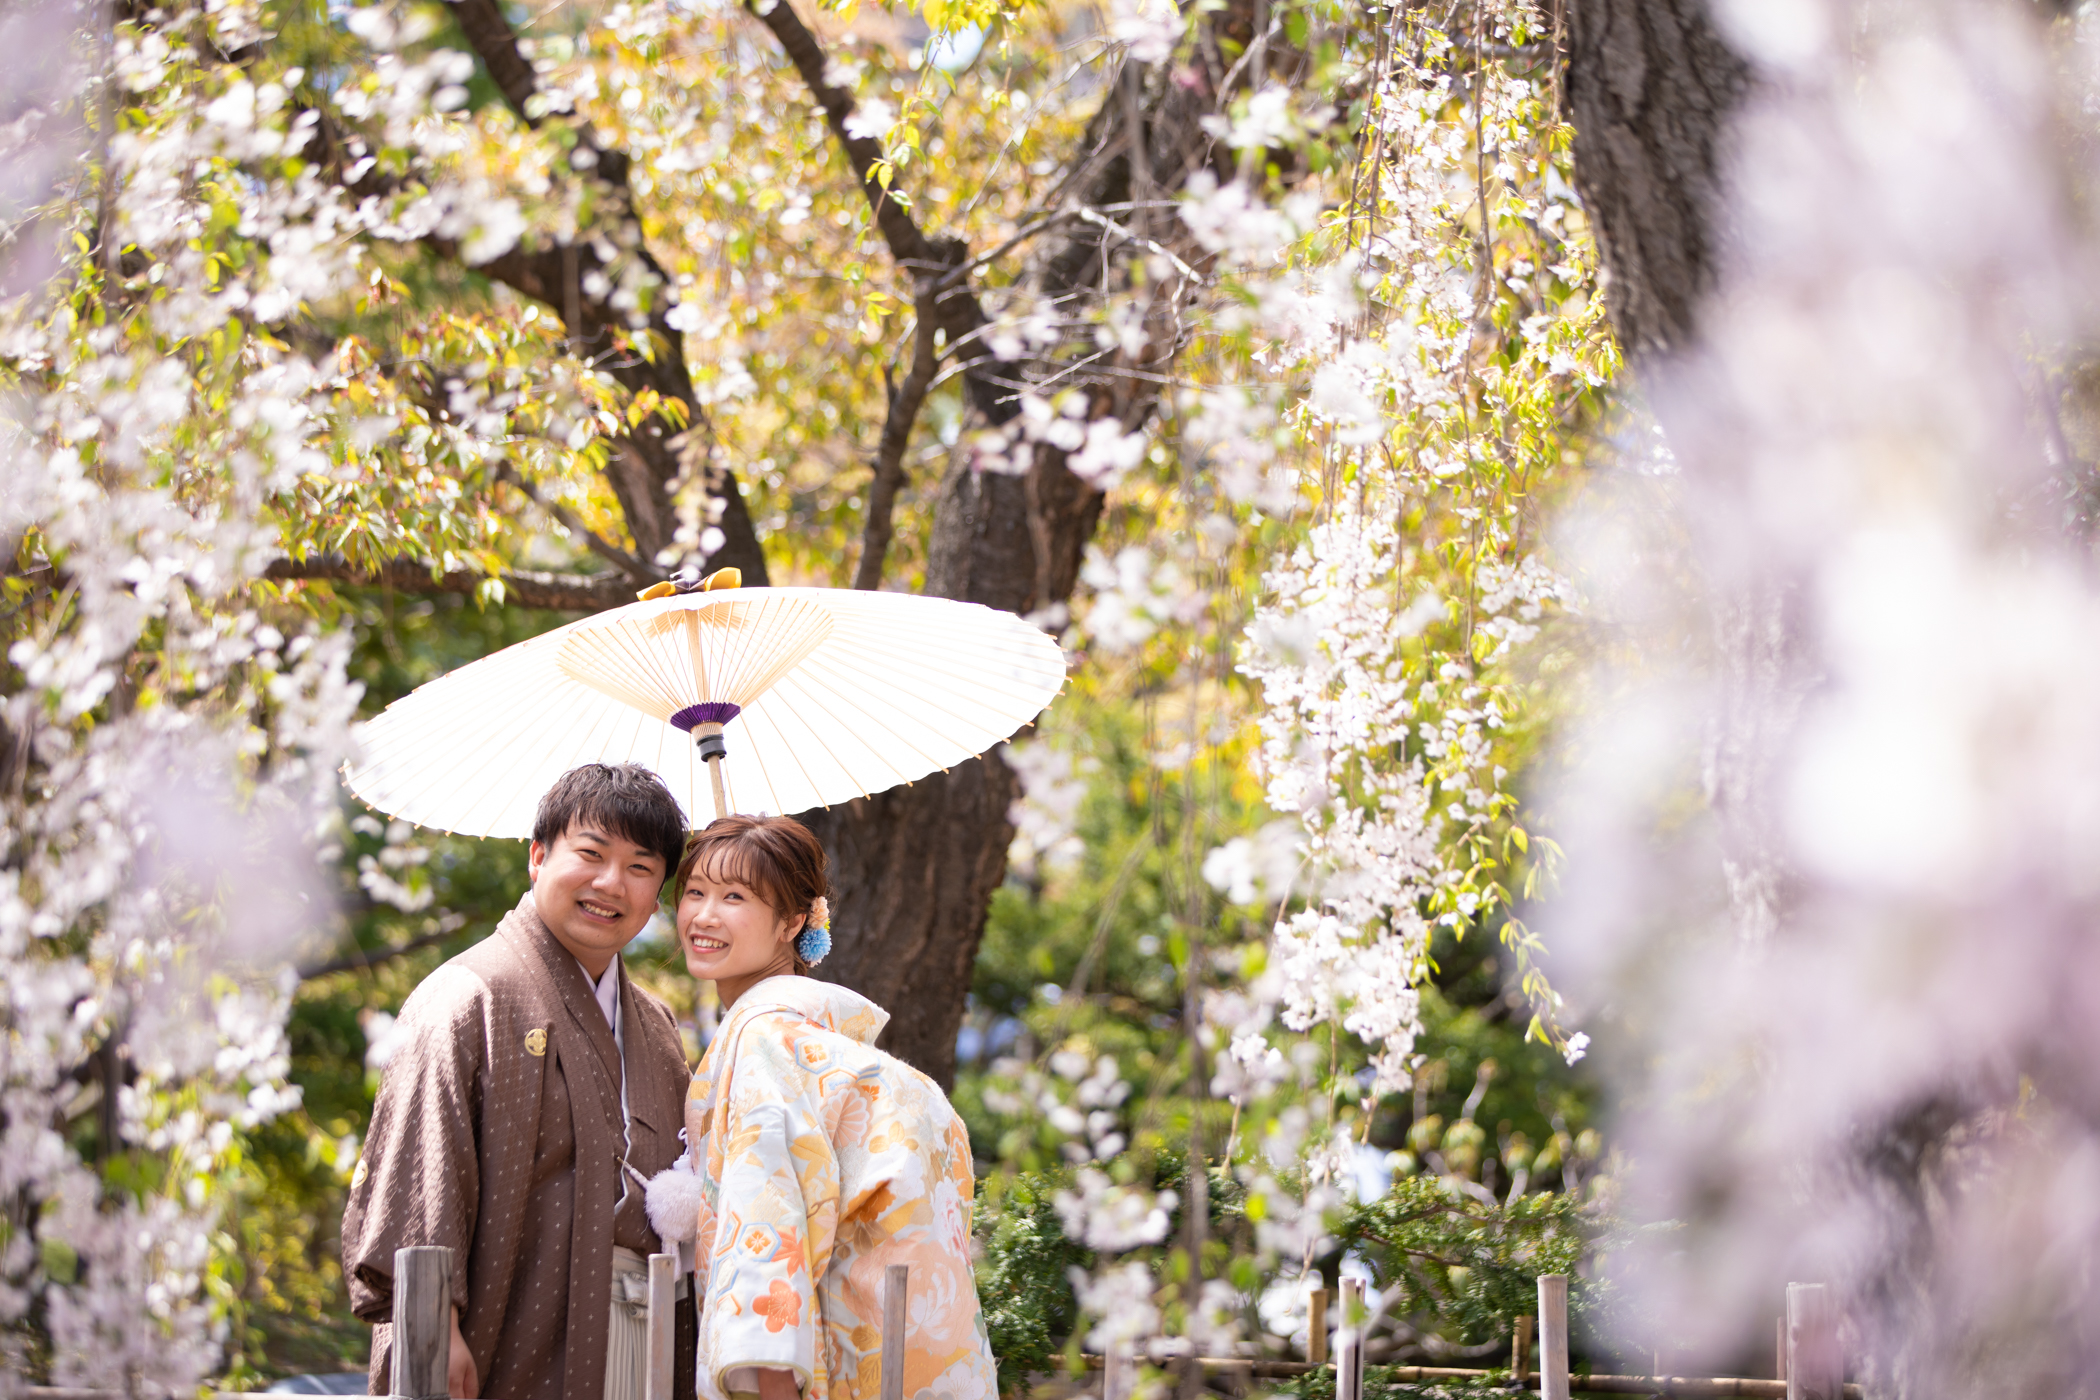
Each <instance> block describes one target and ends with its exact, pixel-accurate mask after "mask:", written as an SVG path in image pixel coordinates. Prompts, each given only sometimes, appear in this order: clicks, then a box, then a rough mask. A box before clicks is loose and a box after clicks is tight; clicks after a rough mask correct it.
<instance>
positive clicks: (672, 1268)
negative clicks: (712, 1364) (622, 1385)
mask: <svg viewBox="0 0 2100 1400" xmlns="http://www.w3.org/2000/svg"><path fill="white" fill-rule="evenodd" d="M677 1337H678V1256H677V1255H675V1254H652V1255H650V1256H649V1350H648V1353H647V1355H648V1358H649V1369H648V1372H647V1373H646V1374H645V1375H644V1376H643V1378H642V1400H671V1377H672V1375H673V1374H674V1370H675V1368H674V1367H673V1364H672V1356H671V1353H672V1351H673V1350H674V1348H675V1345H676V1342H677Z"/></svg>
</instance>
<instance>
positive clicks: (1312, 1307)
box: [1305, 1288, 1327, 1366]
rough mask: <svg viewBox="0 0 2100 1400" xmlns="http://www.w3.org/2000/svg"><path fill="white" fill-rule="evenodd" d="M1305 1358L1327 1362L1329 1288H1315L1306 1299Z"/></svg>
mask: <svg viewBox="0 0 2100 1400" xmlns="http://www.w3.org/2000/svg"><path fill="white" fill-rule="evenodd" d="M1305 1359H1306V1360H1307V1361H1310V1362H1311V1363H1312V1364H1313V1365H1315V1366H1325V1365H1326V1364H1327V1290H1326V1289H1324V1288H1315V1289H1314V1290H1313V1291H1312V1292H1311V1293H1310V1294H1308V1295H1306V1300H1305Z"/></svg>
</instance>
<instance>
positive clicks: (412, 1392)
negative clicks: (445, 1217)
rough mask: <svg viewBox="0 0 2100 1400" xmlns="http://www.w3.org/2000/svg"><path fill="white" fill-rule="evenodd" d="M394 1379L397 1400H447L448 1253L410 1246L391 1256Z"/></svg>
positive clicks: (449, 1334)
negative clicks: (392, 1257)
mask: <svg viewBox="0 0 2100 1400" xmlns="http://www.w3.org/2000/svg"><path fill="white" fill-rule="evenodd" d="M393 1348H394V1374H393V1379H392V1381H391V1383H390V1387H389V1388H390V1389H391V1391H392V1393H393V1394H394V1395H395V1396H396V1397H398V1400H446V1397H447V1396H449V1395H450V1394H451V1393H452V1387H451V1386H450V1385H449V1384H448V1383H447V1382H446V1379H445V1368H446V1366H447V1365H448V1364H449V1363H450V1362H451V1360H452V1251H451V1250H449V1249H447V1248H445V1247H444V1246H443V1245H412V1246H410V1247H409V1248H407V1249H397V1250H395V1251H394V1342H393Z"/></svg>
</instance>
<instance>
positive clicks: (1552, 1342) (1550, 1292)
mask: <svg viewBox="0 0 2100 1400" xmlns="http://www.w3.org/2000/svg"><path fill="white" fill-rule="evenodd" d="M1539 1400H1568V1276H1567V1275H1566V1274H1540V1275H1539Z"/></svg>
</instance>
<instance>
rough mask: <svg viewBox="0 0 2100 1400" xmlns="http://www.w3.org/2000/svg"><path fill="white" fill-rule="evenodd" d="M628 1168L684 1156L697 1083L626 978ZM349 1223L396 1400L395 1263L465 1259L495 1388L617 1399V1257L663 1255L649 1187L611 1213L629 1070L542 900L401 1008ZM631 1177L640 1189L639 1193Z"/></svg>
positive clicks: (459, 1301)
mask: <svg viewBox="0 0 2100 1400" xmlns="http://www.w3.org/2000/svg"><path fill="white" fill-rule="evenodd" d="M619 1005H620V1030H621V1038H622V1039H623V1040H624V1041H625V1042H626V1056H625V1060H626V1064H625V1076H626V1081H627V1083H626V1087H627V1109H628V1114H629V1117H630V1119H631V1122H632V1125H633V1126H632V1132H631V1135H630V1137H629V1141H630V1142H631V1147H630V1148H629V1150H628V1161H629V1163H630V1164H631V1165H632V1166H633V1167H634V1169H635V1170H636V1171H637V1172H638V1173H640V1175H641V1176H642V1178H643V1179H644V1180H646V1179H647V1178H649V1177H650V1176H653V1175H654V1174H655V1173H657V1172H659V1171H661V1170H663V1169H664V1168H665V1167H666V1166H668V1165H669V1164H670V1163H671V1162H672V1161H674V1160H675V1159H676V1158H677V1157H678V1156H679V1153H680V1151H681V1147H680V1144H679V1140H678V1139H679V1128H680V1120H681V1115H682V1107H683V1102H684V1098H685V1092H686V1086H687V1083H688V1080H689V1077H690V1076H689V1070H688V1067H687V1063H686V1058H685V1047H684V1043H683V1042H682V1041H681V1040H680V1038H679V1034H678V1027H677V1022H676V1021H675V1019H674V1018H673V1017H672V1014H671V1011H670V1008H668V1007H666V1006H665V1005H664V1004H663V1003H662V1002H661V1001H658V1000H657V999H656V998H654V997H652V996H650V995H649V994H648V993H646V992H643V991H641V990H640V989H639V988H637V987H635V986H634V985H633V983H632V982H630V981H629V980H628V977H627V974H626V970H625V969H624V968H622V969H621V972H620V1002H619ZM396 1025H397V1028H398V1031H399V1033H400V1035H401V1039H400V1041H399V1046H400V1048H399V1049H397V1050H396V1051H395V1052H394V1054H393V1056H392V1058H391V1059H389V1060H388V1061H387V1065H386V1069H385V1072H384V1074H383V1076H382V1079H381V1081H380V1086H379V1098H378V1102H377V1104H376V1105H375V1106H374V1108H373V1112H372V1124H371V1131H370V1132H369V1133H368V1134H367V1135H366V1138H365V1145H364V1153H363V1155H362V1156H361V1157H360V1158H359V1160H358V1164H357V1168H356V1171H355V1173H354V1174H353V1176H352V1178H351V1186H350V1201H349V1205H348V1208H347V1209H346V1210H345V1211H344V1214H343V1273H344V1276H345V1278H346V1280H347V1282H348V1284H349V1288H350V1302H351V1306H352V1308H353V1309H354V1310H355V1311H356V1313H357V1315H358V1316H359V1317H362V1318H364V1319H365V1320H366V1321H368V1322H372V1323H374V1324H376V1325H375V1326H374V1328H373V1333H372V1364H371V1376H370V1389H371V1393H372V1394H374V1395H383V1394H385V1393H387V1389H388V1381H389V1379H390V1375H389V1366H390V1359H389V1344H390V1342H391V1340H392V1338H391V1333H392V1330H393V1329H392V1327H391V1326H390V1325H389V1320H390V1318H391V1317H392V1310H393V1281H394V1280H393V1275H394V1251H395V1250H397V1249H399V1248H401V1247H403V1246H404V1245H447V1246H450V1247H451V1249H452V1260H453V1263H452V1301H453V1305H454V1307H456V1308H457V1309H458V1315H459V1319H460V1330H461V1333H462V1335H463V1336H464V1337H465V1339H466V1342H467V1346H468V1348H469V1349H470V1350H471V1351H472V1352H473V1354H474V1365H475V1369H476V1370H477V1371H478V1372H479V1374H480V1379H481V1393H482V1394H483V1395H488V1396H498V1397H501V1400H603V1397H604V1393H605V1360H606V1344H607V1336H606V1333H607V1319H608V1316H609V1314H610V1312H611V1307H612V1250H613V1246H614V1245H615V1244H621V1245H625V1246H626V1247H628V1248H630V1249H633V1250H635V1251H636V1252H637V1253H640V1254H642V1255H644V1256H647V1255H649V1254H651V1253H654V1252H656V1251H658V1250H659V1249H660V1248H661V1245H660V1244H659V1243H658V1241H657V1237H656V1235H655V1233H654V1231H652V1230H651V1229H650V1227H649V1223H648V1215H647V1210H646V1207H645V1206H644V1203H643V1187H642V1185H641V1183H639V1182H634V1183H632V1189H631V1190H629V1191H628V1193H627V1197H626V1200H625V1201H624V1203H622V1204H620V1205H619V1207H618V1209H617V1211H616V1210H615V1205H614V1203H615V1202H616V1201H619V1200H620V1196H621V1179H622V1175H623V1174H622V1172H621V1169H620V1155H621V1146H622V1137H623V1134H622V1128H621V1113H620V1087H621V1082H622V1075H623V1069H622V1064H621V1058H622V1057H621V1055H620V1053H619V1051H618V1049H617V1048H616V1047H615V1044H614V1041H613V1032H612V1027H611V1026H610V1025H608V1024H607V1023H606V1019H605V1013H604V1011H603V1010H602V1009H601V1008H600V1007H599V1004H598V1001H597V998H596V997H595V995H594V994H593V992H592V988H591V984H590V982H589V981H588V980H587V979H586V977H585V976H584V972H583V968H582V967H581V966H580V965H579V964H578V963H577V961H576V959H575V958H574V957H573V956H572V955H571V954H570V953H569V951H568V950H567V949H565V948H563V947H562V946H561V944H560V943H558V942H556V941H555V938H554V935H553V934H552V933H551V932H550V931H549V930H548V928H547V926H546V924H545V923H544V922H542V921H541V919H540V917H539V914H538V911H537V909H536V907H535V906H534V904H533V899H532V895H531V893H530V892H528V893H527V894H526V896H525V898H524V899H523V900H522V901H520V903H519V904H518V907H517V908H516V909H514V910H512V911H511V912H510V913H509V914H508V915H506V916H505V917H504V919H503V921H502V922H501V923H500V924H498V925H497V927H496V931H495V933H494V934H493V935H491V936H490V937H489V938H487V939H485V940H483V941H482V942H481V943H479V944H477V945H475V946H474V947H473V948H470V949H468V950H467V951H466V952H464V953H461V954H460V955H459V956H458V957H456V958H453V959H452V960H451V961H450V962H447V963H446V964H444V965H443V966H442V967H440V968H438V970H437V971H436V972H433V973H432V974H431V975H430V976H429V977H428V978H427V979H425V981H424V982H423V984H422V985H421V986H419V987H417V988H416V990H415V992H414V993H413V994H412V995H411V996H410V997H409V999H408V1002H407V1004H406V1005H404V1006H403V1007H402V1008H401V1015H400V1019H399V1021H398V1022H397V1023H396ZM630 1180H631V1179H630Z"/></svg>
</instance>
